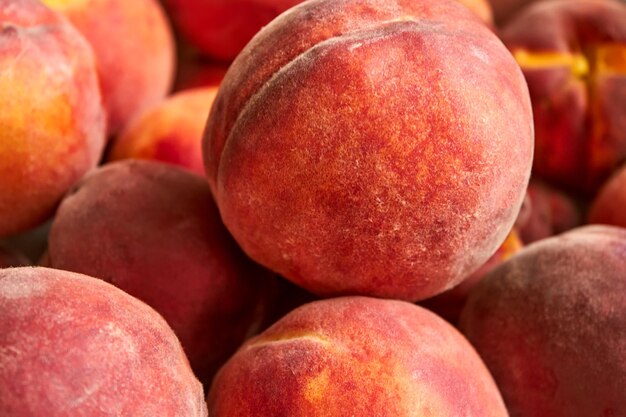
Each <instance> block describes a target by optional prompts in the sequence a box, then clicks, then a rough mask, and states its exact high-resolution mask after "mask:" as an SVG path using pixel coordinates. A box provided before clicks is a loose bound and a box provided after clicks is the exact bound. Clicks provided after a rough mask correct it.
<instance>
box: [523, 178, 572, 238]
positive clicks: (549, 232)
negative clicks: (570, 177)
mask: <svg viewBox="0 0 626 417" xmlns="http://www.w3.org/2000/svg"><path fill="white" fill-rule="evenodd" d="M528 197H529V199H530V213H529V215H528V218H527V219H526V221H525V222H524V224H523V225H521V226H520V227H519V229H518V230H519V235H520V237H521V238H522V241H523V242H524V243H526V244H529V243H532V242H535V241H537V240H541V239H545V238H547V237H550V236H554V235H558V234H560V233H563V232H566V231H568V230H571V229H573V228H575V227H577V226H580V225H581V224H582V214H581V208H580V207H579V203H578V202H577V201H576V200H575V199H573V198H572V197H571V196H569V195H568V194H567V193H565V192H563V191H561V190H559V189H557V188H554V187H551V186H549V185H547V184H545V183H543V182H542V181H540V180H537V179H531V181H530V183H529V184H528Z"/></svg>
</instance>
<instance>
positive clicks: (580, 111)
mask: <svg viewBox="0 0 626 417" xmlns="http://www.w3.org/2000/svg"><path fill="white" fill-rule="evenodd" d="M501 37H502V40H503V41H504V42H505V44H506V45H507V46H508V48H509V49H510V50H511V52H512V53H513V55H514V56H515V57H516V59H517V61H518V63H519V64H520V66H521V67H522V70H523V71H524V75H525V76H526V80H527V81H528V87H529V89H530V96H531V98H532V101H533V110H534V114H535V131H536V151H535V161H534V167H533V173H534V174H536V175H537V176H538V177H539V178H543V179H545V180H547V181H548V182H551V183H553V184H554V185H558V186H561V187H564V188H566V189H569V190H570V191H574V192H577V193H580V194H586V195H593V194H594V193H595V192H596V191H597V189H598V187H599V186H600V185H601V184H602V183H603V181H604V180H606V178H607V177H608V176H609V175H610V174H611V173H612V172H613V170H615V169H616V168H617V167H618V166H619V165H620V164H621V163H622V162H624V161H625V160H626V4H624V3H621V2H618V1H614V0H580V1H569V0H555V1H549V2H539V3H536V4H533V5H532V6H530V7H528V8H526V9H524V11H523V12H522V13H520V14H519V15H517V16H516V18H515V19H513V20H512V21H511V22H510V23H509V24H508V25H507V26H505V27H504V28H503V30H502V33H501Z"/></svg>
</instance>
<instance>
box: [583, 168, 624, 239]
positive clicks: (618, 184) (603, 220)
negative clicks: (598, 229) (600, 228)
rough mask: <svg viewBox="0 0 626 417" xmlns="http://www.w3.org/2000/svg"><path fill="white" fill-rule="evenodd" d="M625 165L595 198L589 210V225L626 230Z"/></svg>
mask: <svg viewBox="0 0 626 417" xmlns="http://www.w3.org/2000/svg"><path fill="white" fill-rule="evenodd" d="M624 207H626V165H624V166H623V167H622V168H621V169H620V170H618V171H617V172H616V173H615V175H613V176H612V177H611V178H610V179H609V180H608V181H607V182H606V184H604V186H603V187H602V188H601V189H600V192H599V193H598V195H597V196H596V197H595V199H594V200H593V202H592V203H591V206H590V208H589V214H588V217H587V220H588V222H589V223H600V224H608V225H613V226H620V227H624V228H626V212H625V211H624Z"/></svg>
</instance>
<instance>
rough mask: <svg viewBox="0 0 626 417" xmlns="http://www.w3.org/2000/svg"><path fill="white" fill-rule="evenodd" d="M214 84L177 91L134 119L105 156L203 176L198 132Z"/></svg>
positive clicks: (200, 133) (214, 89)
mask: <svg viewBox="0 0 626 417" xmlns="http://www.w3.org/2000/svg"><path fill="white" fill-rule="evenodd" d="M216 95H217V87H206V88H196V89H192V90H186V91H182V92H180V93H177V94H175V95H173V96H171V97H169V98H167V99H166V100H164V101H162V102H161V103H159V104H157V105H156V106H154V107H152V108H151V109H149V110H147V111H145V112H144V113H143V114H141V115H140V116H139V117H137V118H136V119H134V120H133V121H132V122H131V123H130V124H129V125H128V126H126V128H125V129H124V130H123V131H122V133H121V134H120V135H119V136H118V137H117V139H116V140H115V142H114V143H113V146H112V148H111V151H110V153H109V160H110V161H116V160H120V159H130V158H134V159H150V160H154V161H160V162H167V163H170V164H174V165H178V166H180V167H182V168H186V169H188V170H190V171H192V172H195V173H196V174H198V175H201V176H203V177H204V175H205V172H204V163H203V161H202V134H203V132H204V127H205V125H206V120H207V117H208V116H209V109H210V108H211V104H212V103H213V100H214V99H215V96H216Z"/></svg>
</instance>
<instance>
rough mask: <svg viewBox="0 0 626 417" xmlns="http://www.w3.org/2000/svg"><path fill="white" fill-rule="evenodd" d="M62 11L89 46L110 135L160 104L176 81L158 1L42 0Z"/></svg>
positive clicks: (170, 40) (171, 45)
mask: <svg viewBox="0 0 626 417" xmlns="http://www.w3.org/2000/svg"><path fill="white" fill-rule="evenodd" d="M42 2H43V3H44V4H46V5H48V6H49V7H51V8H53V9H55V10H57V11H59V12H61V13H62V14H64V15H65V16H66V17H67V18H69V20H70V21H71V22H72V23H73V24H74V26H76V27H77V28H78V30H79V31H80V32H81V33H82V34H83V35H84V36H85V38H87V40H88V41H89V43H90V44H91V46H92V47H93V49H94V51H95V55H96V59H97V61H98V69H99V75H100V82H101V85H102V93H103V97H104V102H105V105H106V108H107V111H108V115H109V118H108V132H109V134H111V135H114V134H116V133H118V132H119V131H120V129H122V128H123V127H124V126H125V125H126V124H127V123H128V122H129V121H130V120H132V119H133V118H134V117H135V116H137V115H138V114H139V113H141V112H142V111H144V110H146V109H147V108H148V107H150V106H152V105H154V104H156V103H157V102H159V101H160V100H161V99H162V98H163V97H165V95H166V94H167V92H168V91H169V89H170V87H171V84H172V81H173V78H174V41H173V37H172V33H171V29H170V27H169V23H168V22H167V19H166V16H165V14H164V12H163V10H162V8H161V5H160V3H159V2H158V1H157V0H132V1H128V0H42Z"/></svg>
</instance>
